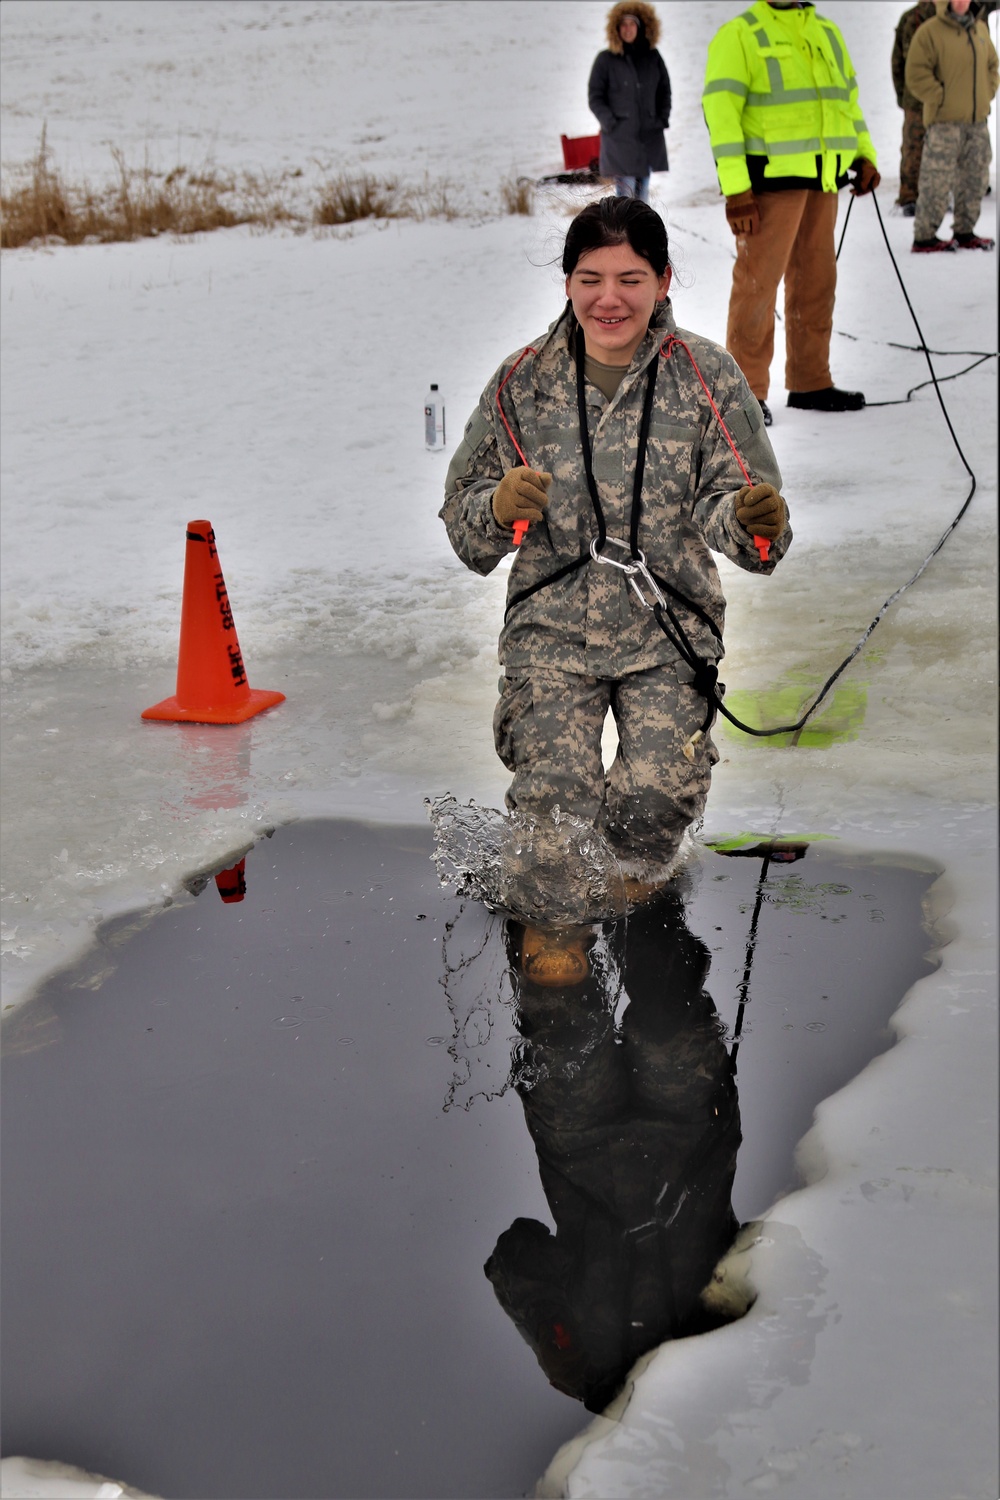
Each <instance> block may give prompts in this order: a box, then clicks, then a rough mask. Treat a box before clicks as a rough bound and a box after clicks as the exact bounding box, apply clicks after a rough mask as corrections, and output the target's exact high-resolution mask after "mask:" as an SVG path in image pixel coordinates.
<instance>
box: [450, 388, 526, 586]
mask: <svg viewBox="0 0 1000 1500" xmlns="http://www.w3.org/2000/svg"><path fill="white" fill-rule="evenodd" d="M491 410H492V407H491V403H490V388H489V387H488V388H487V390H486V391H484V392H483V395H482V397H481V398H480V402H479V405H478V406H477V407H476V409H475V411H474V412H473V413H472V416H471V417H470V418H469V420H468V421H467V422H466V424H465V431H464V432H463V434H462V441H461V442H460V443H459V445H458V447H457V448H456V449H455V452H454V454H453V456H452V460H451V463H450V464H449V466H448V474H447V477H446V479H445V486H444V490H445V500H444V505H443V506H442V507H441V509H440V511H439V512H438V514H439V515H440V517H441V519H442V521H443V522H444V524H445V528H446V530H447V532H448V540H449V541H450V542H451V545H452V547H453V548H454V550H455V553H456V555H457V556H458V557H460V558H461V560H462V562H464V563H465V566H466V567H467V568H471V569H472V570H473V572H475V573H492V572H493V569H494V568H495V567H496V565H497V563H498V562H499V561H500V559H501V558H502V557H506V555H507V553H508V552H510V551H512V550H513V546H514V540H513V533H512V532H510V531H508V530H507V528H506V527H504V526H499V525H498V524H497V521H496V518H495V516H494V515H493V492H494V490H495V489H496V487H497V485H498V484H499V483H500V480H501V479H502V478H503V475H504V466H503V463H502V461H501V458H500V452H499V448H498V446H497V439H496V433H495V431H494V429H493V422H492V420H491Z"/></svg>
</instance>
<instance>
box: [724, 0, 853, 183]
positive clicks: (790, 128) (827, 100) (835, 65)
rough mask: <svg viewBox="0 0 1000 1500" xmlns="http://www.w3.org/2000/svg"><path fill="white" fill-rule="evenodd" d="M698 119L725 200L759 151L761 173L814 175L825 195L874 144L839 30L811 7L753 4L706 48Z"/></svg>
mask: <svg viewBox="0 0 1000 1500" xmlns="http://www.w3.org/2000/svg"><path fill="white" fill-rule="evenodd" d="M702 107H703V109H704V111H705V123H706V124H707V126H708V133H709V136H710V137H711V141H712V152H713V155H714V157H715V165H716V169H717V171H718V174H719V185H720V187H721V188H722V191H723V192H724V193H725V194H726V196H727V197H730V196H731V195H732V194H733V193H745V192H747V191H749V188H750V174H749V172H748V171H747V162H746V158H747V156H748V155H758V156H766V157H767V166H766V168H765V170H764V176H765V179H767V178H781V177H815V175H816V159H817V157H818V158H819V161H820V173H821V184H822V187H823V190H824V191H825V192H836V189H837V178H838V176H840V177H842V176H843V174H844V173H845V172H846V171H847V168H848V167H849V166H850V165H851V163H852V162H853V161H854V160H855V159H856V158H857V157H859V156H864V157H866V158H867V159H868V161H870V162H872V163H874V162H875V160H876V158H875V148H874V146H873V145H872V140H871V136H870V135H869V134H868V127H867V125H866V124H865V122H864V118H863V116H862V114H861V109H860V106H859V104H858V81H857V79H856V78H855V76H854V64H853V63H852V62H851V58H850V54H849V53H848V50H847V47H846V45H845V43H844V38H843V37H842V36H841V34H840V30H839V28H838V27H837V26H835V25H834V24H833V22H832V21H828V20H826V19H825V17H823V16H818V15H817V14H816V11H815V9H814V7H813V6H812V5H804V6H803V7H802V8H801V9H790V10H775V9H773V8H772V7H771V6H770V5H769V4H768V3H767V0H757V3H756V4H755V5H752V6H751V7H750V9H749V10H745V11H744V12H743V14H742V15H741V16H737V17H736V18H735V19H734V20H732V21H727V22H726V24H725V25H724V26H721V27H720V28H719V30H718V31H717V32H716V34H715V36H714V37H713V38H712V41H711V42H710V43H709V48H708V64H707V67H706V69H705V91H704V94H703V95H702Z"/></svg>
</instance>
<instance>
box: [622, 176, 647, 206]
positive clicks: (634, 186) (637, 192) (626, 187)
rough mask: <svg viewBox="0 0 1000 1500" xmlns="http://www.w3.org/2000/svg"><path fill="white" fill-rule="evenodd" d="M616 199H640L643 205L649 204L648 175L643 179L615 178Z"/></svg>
mask: <svg viewBox="0 0 1000 1500" xmlns="http://www.w3.org/2000/svg"><path fill="white" fill-rule="evenodd" d="M615 197H616V198H641V199H642V201H643V203H648V202H649V173H648V172H647V173H646V175H645V177H616V178H615Z"/></svg>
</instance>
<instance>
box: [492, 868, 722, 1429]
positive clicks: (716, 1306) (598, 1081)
mask: <svg viewBox="0 0 1000 1500" xmlns="http://www.w3.org/2000/svg"><path fill="white" fill-rule="evenodd" d="M522 933H523V929H522V928H521V927H520V925H519V924H517V923H514V922H508V923H507V926H506V934H507V946H508V951H509V954H510V957H511V966H512V972H513V983H514V996H515V1002H516V1006H517V1011H516V1016H517V1028H518V1031H519V1033H520V1037H521V1040H520V1041H519V1042H518V1043H516V1044H515V1048H514V1056H513V1068H512V1073H511V1078H512V1081H513V1083H514V1086H515V1087H516V1089H517V1091H518V1093H519V1094H520V1096H521V1100H522V1103H523V1106H524V1114H525V1120H526V1122H527V1125H528V1129H529V1131H530V1133H531V1137H532V1140H533V1142H534V1145H535V1150H536V1152H537V1156H538V1164H539V1172H540V1175H541V1181H542V1186H543V1188H544V1191H545V1196H546V1198H547V1200H548V1203H549V1207H550V1209H551V1212H552V1216H553V1219H554V1221H555V1225H556V1231H555V1234H552V1233H551V1232H550V1231H549V1230H548V1229H547V1228H546V1227H545V1226H544V1225H543V1224H540V1223H539V1222H538V1221H537V1220H534V1219H522V1218H519V1219H515V1221H514V1223H513V1224H512V1225H511V1227H510V1228H509V1229H508V1230H506V1231H505V1233H503V1234H502V1235H501V1236H500V1239H499V1240H498V1242H497V1245H496V1248H495V1250H494V1252H493V1254H492V1255H491V1256H490V1258H489V1260H488V1261H487V1263H486V1267H485V1270H486V1274H487V1276H488V1277H489V1279H490V1281H491V1282H492V1283H493V1287H494V1290H495V1291H496V1294H497V1297H498V1299H499V1301H500V1303H501V1305H502V1306H503V1308H504V1310H505V1311H506V1312H507V1313H508V1315H509V1316H510V1317H511V1318H512V1319H513V1321H514V1322H515V1323H516V1325H517V1327H518V1329H519V1330H520V1332H521V1334H522V1335H523V1337H524V1338H525V1339H526V1340H527V1342H528V1343H529V1344H530V1345H531V1347H532V1349H533V1350H534V1352H535V1354H536V1357H537V1359H538V1362H539V1364H540V1365H541V1366H542V1369H543V1370H544V1371H545V1373H546V1375H547V1376H548V1377H549V1380H550V1381H551V1383H552V1384H553V1385H554V1386H556V1387H557V1389H559V1390H561V1391H564V1392H565V1393H566V1394H567V1395H571V1396H575V1397H577V1398H578V1399H580V1400H582V1401H583V1402H584V1403H585V1405H586V1406H587V1407H588V1408H589V1409H590V1410H592V1411H601V1410H603V1409H604V1408H605V1407H606V1406H607V1405H608V1403H609V1402H610V1401H611V1400H612V1399H613V1397H614V1396H615V1395H616V1394H617V1392H618V1391H619V1390H620V1389H621V1387H622V1385H623V1384H624V1381H625V1378H626V1376H627V1375H628V1372H629V1370H630V1368H631V1367H632V1365H633V1364H634V1363H635V1361H636V1360H637V1359H638V1357H639V1356H640V1355H641V1354H643V1353H645V1352H646V1351H647V1350H649V1349H651V1348H653V1347H654V1346H655V1345H657V1344H659V1343H662V1342H663V1341H664V1340H666V1339H671V1338H678V1337H683V1336H684V1335H688V1334H694V1333H701V1332H704V1331H707V1330H708V1329H711V1328H715V1327H718V1326H720V1325H721V1324H722V1323H725V1322H728V1321H731V1320H732V1319H733V1318H734V1317H737V1316H740V1315H742V1313H743V1312H745V1310H746V1306H747V1302H746V1298H745V1297H742V1298H740V1297H736V1298H735V1300H730V1299H728V1297H727V1294H726V1293H725V1292H724V1291H721V1290H720V1283H718V1282H713V1272H714V1270H715V1268H716V1266H717V1264H718V1262H719V1261H720V1259H721V1258H722V1257H723V1256H724V1255H725V1254H726V1252H727V1251H728V1250H729V1249H730V1247H731V1246H732V1244H733V1241H734V1239H735V1237H736V1234H737V1231H738V1229H739V1225H738V1222H737V1220H736V1217H735V1215H734V1213H733V1209H732V1202H731V1195H732V1185H733V1178H734V1175H735V1172H736V1154H737V1150H738V1148H739V1144H740V1139H741V1136H740V1115H739V1104H738V1099H737V1091H736V1079H735V1065H734V1061H733V1060H732V1059H731V1057H730V1053H729V1052H728V1051H727V1048H726V1045H725V1041H724V1028H723V1026H722V1023H721V1022H720V1019H719V1016H718V1014H717V1012H716V1009H715V1006H714V1004H713V1002H712V999H711V996H710V995H709V994H708V993H707V992H706V990H705V988H704V982H705V978H706V974H707V971H708V967H709V962H710V957H709V953H708V950H707V949H706V948H705V946H704V944H703V943H702V942H701V941H700V940H699V939H698V938H696V937H694V936H693V935H692V934H691V932H690V931H689V930H688V928H687V925H686V923H685V917H684V905H683V901H682V899H681V895H680V893H679V892H678V891H677V889H675V888H671V889H669V890H668V891H666V892H665V893H664V894H663V895H662V896H661V897H660V898H659V899H657V900H656V901H655V902H653V903H651V904H650V905H649V906H648V907H647V908H645V909H642V910H640V911H638V912H637V913H635V914H634V915H633V916H631V917H630V918H629V919H628V920H627V922H619V923H617V924H614V925H613V926H609V927H606V928H605V930H604V932H603V933H601V934H600V935H598V934H597V932H596V930H595V936H594V940H593V944H592V947H591V952H590V971H591V972H590V975H589V977H588V978H587V979H586V980H584V981H583V982H582V983H580V984H577V985H575V986H571V987H566V988H562V989H558V988H552V987H545V988H542V987H540V986H538V985H535V984H532V983H531V981H530V980H528V979H527V978H525V976H524V974H523V972H521V969H522V968H523V965H521V964H520V963H519V958H520V953H521V943H522ZM616 950H620V951H616ZM623 1002H627V1003H626V1008H625V1010H624V1012H623V1013H621V1016H620V1021H618V1022H617V1023H616V1013H618V1012H619V1011H620V1007H621V1004H622V1003H623Z"/></svg>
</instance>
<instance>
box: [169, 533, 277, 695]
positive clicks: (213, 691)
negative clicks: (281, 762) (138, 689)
mask: <svg viewBox="0 0 1000 1500" xmlns="http://www.w3.org/2000/svg"><path fill="white" fill-rule="evenodd" d="M284 701H285V695H284V693H271V692H267V691H265V690H263V689H260V688H251V686H250V684H249V683H248V682H247V674H246V668H245V667H244V665H243V657H242V654H241V652H240V643H239V641H238V640H237V639H236V625H235V624H234V622H233V612H232V609H231V608H230V605H229V595H228V594H227V592H226V582H225V579H224V578H223V576H222V568H221V567H220V566H219V555H218V553H217V551H216V549H215V532H214V531H213V530H212V525H211V522H210V521H189V522H188V528H187V551H186V553H185V557H184V599H183V602H182V604H181V643H180V650H179V652H178V657H177V692H176V695H175V696H174V697H173V698H164V700H163V702H162V703H154V705H153V707H152V708H147V709H146V710H145V711H144V712H143V715H142V717H143V718H144V719H167V720H171V721H178V720H181V721H184V720H186V721H187V722H189V723H194V724H242V723H243V721H244V719H250V718H252V717H253V715H254V714H259V713H260V712H261V711H262V710H263V709H265V708H270V707H271V706H272V704H275V703H283V702H284Z"/></svg>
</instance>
